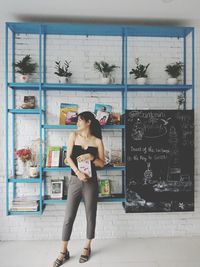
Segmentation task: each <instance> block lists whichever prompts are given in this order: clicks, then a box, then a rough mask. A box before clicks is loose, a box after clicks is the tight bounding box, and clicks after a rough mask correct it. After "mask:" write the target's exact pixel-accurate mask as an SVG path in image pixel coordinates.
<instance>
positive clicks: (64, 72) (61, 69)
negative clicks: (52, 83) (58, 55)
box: [54, 60, 72, 83]
mask: <svg viewBox="0 0 200 267" xmlns="http://www.w3.org/2000/svg"><path fill="white" fill-rule="evenodd" d="M70 62H71V61H69V62H68V61H67V60H65V62H64V65H63V66H61V63H60V61H55V63H56V66H55V68H56V70H57V71H56V72H54V74H56V75H58V77H59V83H67V82H69V78H70V77H71V76H72V73H71V72H70V71H69V64H70Z"/></svg>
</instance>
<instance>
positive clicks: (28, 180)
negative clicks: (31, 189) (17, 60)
mask: <svg viewBox="0 0 200 267" xmlns="http://www.w3.org/2000/svg"><path fill="white" fill-rule="evenodd" d="M8 182H9V183H40V178H10V179H8Z"/></svg>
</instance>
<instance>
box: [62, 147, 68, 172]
mask: <svg viewBox="0 0 200 267" xmlns="http://www.w3.org/2000/svg"><path fill="white" fill-rule="evenodd" d="M62 167H69V163H68V162H67V147H66V146H62Z"/></svg>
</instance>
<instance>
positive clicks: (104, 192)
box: [99, 179, 111, 196]
mask: <svg viewBox="0 0 200 267" xmlns="http://www.w3.org/2000/svg"><path fill="white" fill-rule="evenodd" d="M110 191H111V189H110V180H109V179H101V180H100V181H99V193H100V195H101V196H110Z"/></svg>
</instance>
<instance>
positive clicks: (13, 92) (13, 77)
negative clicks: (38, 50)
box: [12, 32, 16, 199]
mask: <svg viewBox="0 0 200 267" xmlns="http://www.w3.org/2000/svg"><path fill="white" fill-rule="evenodd" d="M14 63H15V33H14V32H12V82H13V83H14V82H15V67H14ZM15 95H16V93H15V89H12V108H13V109H14V108H15ZM15 119H16V115H15V113H13V114H12V175H13V177H14V178H15V173H16V171H15ZM12 186H13V199H14V198H15V197H16V183H13V185H12Z"/></svg>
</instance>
